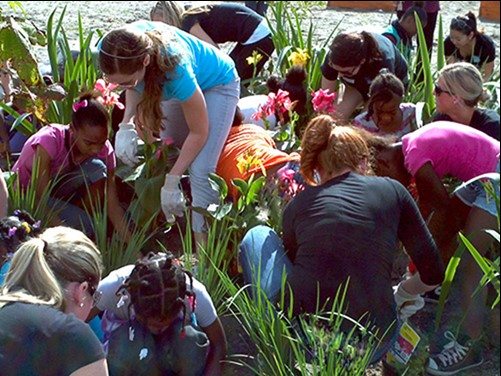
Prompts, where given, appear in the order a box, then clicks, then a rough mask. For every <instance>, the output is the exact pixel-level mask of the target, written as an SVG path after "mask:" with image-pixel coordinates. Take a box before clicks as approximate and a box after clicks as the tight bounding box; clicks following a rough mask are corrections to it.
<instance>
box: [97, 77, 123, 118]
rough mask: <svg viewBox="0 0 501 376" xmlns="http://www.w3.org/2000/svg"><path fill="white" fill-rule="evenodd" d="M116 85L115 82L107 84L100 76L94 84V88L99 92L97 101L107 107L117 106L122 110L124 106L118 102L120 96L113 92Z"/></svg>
mask: <svg viewBox="0 0 501 376" xmlns="http://www.w3.org/2000/svg"><path fill="white" fill-rule="evenodd" d="M117 87H118V86H117V85H115V84H107V83H106V81H105V80H103V79H102V78H100V79H99V80H97V81H96V83H95V84H94V90H97V91H99V92H100V93H101V98H100V99H99V101H100V102H101V103H102V104H103V105H105V106H108V107H113V106H117V107H118V108H119V109H120V110H123V109H124V108H125V106H124V105H123V103H121V102H120V100H119V98H120V96H119V95H118V94H117V93H115V92H114V91H113V90H115V89H116V88H117Z"/></svg>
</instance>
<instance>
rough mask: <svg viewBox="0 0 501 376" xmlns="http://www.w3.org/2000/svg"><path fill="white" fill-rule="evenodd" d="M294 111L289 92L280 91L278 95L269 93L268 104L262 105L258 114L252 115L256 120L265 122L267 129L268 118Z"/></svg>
mask: <svg viewBox="0 0 501 376" xmlns="http://www.w3.org/2000/svg"><path fill="white" fill-rule="evenodd" d="M291 109H292V101H291V99H290V98H289V92H287V91H284V90H282V89H279V90H278V92H277V93H269V94H268V99H267V100H266V103H265V104H263V105H260V106H259V108H258V110H257V112H255V113H254V114H253V115H252V119H254V120H263V121H264V122H265V124H266V125H267V127H268V126H269V122H268V120H267V117H268V116H271V115H275V114H277V115H278V116H280V115H282V117H283V115H284V114H285V113H288V112H289V111H290V110H291Z"/></svg>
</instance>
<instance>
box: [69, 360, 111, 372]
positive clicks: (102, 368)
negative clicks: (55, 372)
mask: <svg viewBox="0 0 501 376" xmlns="http://www.w3.org/2000/svg"><path fill="white" fill-rule="evenodd" d="M70 376H108V363H106V359H100V360H98V361H97V362H94V363H91V364H87V365H86V366H84V367H81V368H79V369H77V370H76V371H75V372H72V373H71V375H70Z"/></svg>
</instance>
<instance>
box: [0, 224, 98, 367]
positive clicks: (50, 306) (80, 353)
mask: <svg viewBox="0 0 501 376" xmlns="http://www.w3.org/2000/svg"><path fill="white" fill-rule="evenodd" d="M101 270H102V261H101V255H100V252H99V250H98V249H97V248H96V246H95V245H94V243H93V242H92V241H91V240H90V239H89V238H88V237H87V236H85V235H84V234H83V233H82V232H80V231H78V230H74V229H72V228H69V227H54V228H49V229H47V230H45V231H44V232H43V233H42V234H40V235H39V237H37V238H33V239H30V240H28V241H26V242H25V243H23V244H22V245H21V246H20V247H19V249H18V250H17V251H16V253H15V254H14V257H13V258H12V264H11V266H10V269H9V272H8V273H7V277H6V279H5V283H4V284H3V286H2V288H1V290H0V349H1V351H0V369H1V370H2V371H1V373H2V375H20V374H22V375H35V374H36V375H72V376H86V375H89V376H90V375H103V376H105V375H108V367H107V364H106V358H105V355H104V352H103V349H102V347H101V344H100V343H99V340H98V339H97V337H95V335H94V334H93V333H92V331H91V329H90V328H89V327H88V325H86V324H85V323H84V320H85V319H86V318H87V316H88V315H89V312H90V310H91V309H92V307H93V305H94V300H95V296H94V294H95V291H96V289H97V286H98V284H99V280H100V279H101Z"/></svg>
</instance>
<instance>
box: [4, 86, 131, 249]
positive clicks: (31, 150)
mask: <svg viewBox="0 0 501 376" xmlns="http://www.w3.org/2000/svg"><path fill="white" fill-rule="evenodd" d="M100 98H101V97H100V96H99V94H98V93H97V92H89V93H85V94H83V95H82V96H81V97H80V98H79V99H78V100H77V101H76V102H75V103H74V104H73V114H72V119H71V124H69V125H58V124H51V125H48V126H45V127H43V128H42V129H40V130H39V131H38V132H37V133H35V134H34V135H32V136H31V137H30V138H29V139H28V140H27V141H26V143H25V145H24V147H23V149H22V150H21V154H20V156H19V159H18V160H17V162H16V164H15V165H14V167H13V171H14V172H17V174H18V177H19V183H20V186H21V188H22V189H26V188H27V187H28V186H29V184H30V182H31V181H32V180H33V181H34V184H35V189H36V196H37V198H38V199H40V198H41V197H42V195H43V193H44V191H45V190H46V189H47V187H48V186H50V183H51V182H52V183H53V189H52V191H51V192H50V196H51V197H50V198H49V205H50V206H51V207H52V208H53V209H55V210H57V211H59V217H60V219H61V221H62V222H63V223H64V224H66V225H68V226H70V227H74V228H77V229H82V230H83V231H84V232H85V233H86V234H88V235H89V236H92V235H93V233H94V230H93V228H92V223H91V220H90V217H89V215H88V214H87V212H86V211H85V210H83V208H84V207H87V208H90V207H92V206H91V201H89V200H93V201H92V204H94V205H95V204H96V201H95V200H96V199H98V198H101V199H103V198H104V192H105V188H107V197H106V205H107V212H108V215H109V219H110V220H111V222H112V224H113V226H114V228H115V230H117V231H118V232H119V233H121V234H122V235H123V236H124V237H125V239H129V236H130V234H129V231H128V228H127V224H126V221H125V213H124V210H123V209H122V207H121V206H120V202H119V200H118V195H117V190H116V186H115V180H114V171H115V167H116V158H115V154H114V151H113V147H112V146H111V143H110V141H109V140H108V119H109V115H108V111H107V109H106V107H105V106H104V105H103V104H102V102H101V101H100ZM35 173H36V174H37V176H34V174H35Z"/></svg>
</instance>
